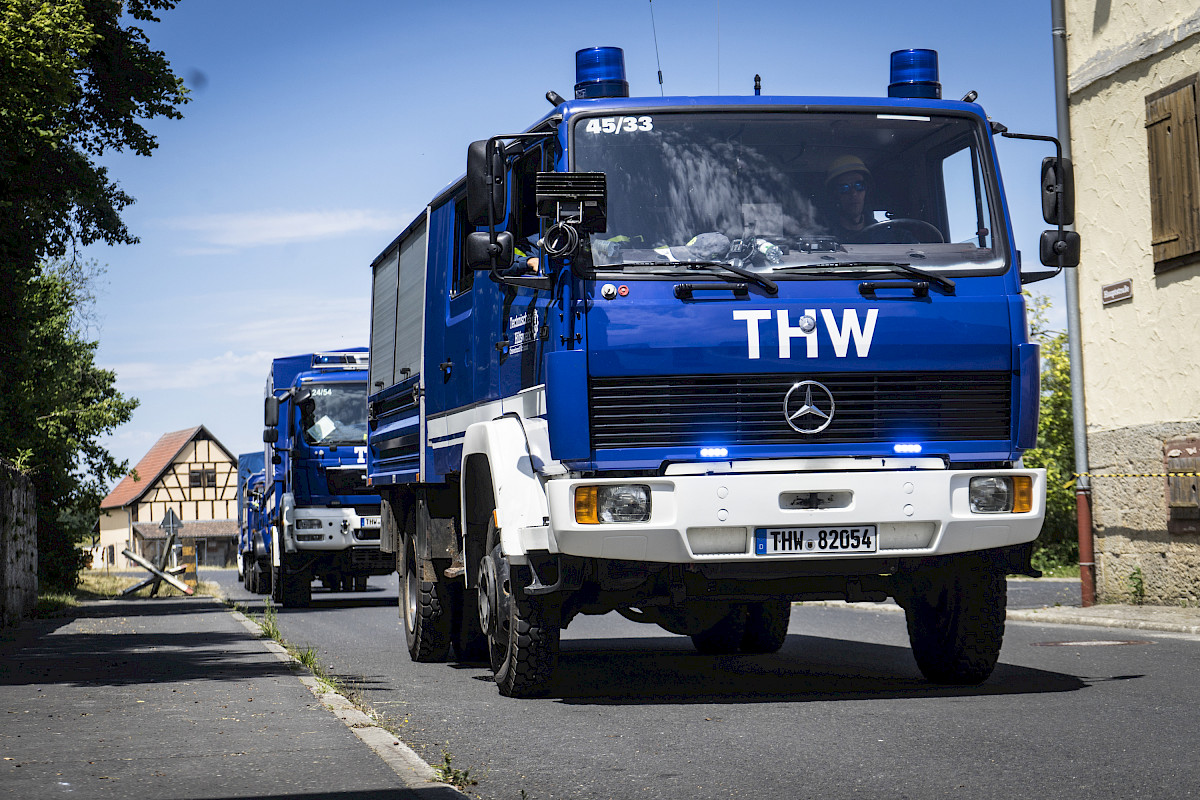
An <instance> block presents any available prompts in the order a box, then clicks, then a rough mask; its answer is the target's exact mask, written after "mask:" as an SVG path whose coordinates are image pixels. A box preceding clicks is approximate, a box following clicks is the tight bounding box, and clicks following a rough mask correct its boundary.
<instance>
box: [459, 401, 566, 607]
mask: <svg viewBox="0 0 1200 800" xmlns="http://www.w3.org/2000/svg"><path fill="white" fill-rule="evenodd" d="M527 425H531V426H538V425H540V426H541V427H544V426H545V422H544V421H543V420H521V419H518V418H516V417H500V418H499V419H494V420H490V421H488V422H477V423H475V424H474V425H472V426H470V427H469V428H467V432H466V438H465V440H464V441H463V455H462V482H461V490H462V501H461V502H462V521H463V538H464V540H465V541H464V555H465V557H466V568H467V585H468V586H471V587H473V586H474V585H475V576H476V574H477V572H478V568H479V562H480V560H481V559H482V558H483V548H484V538H485V537H486V535H487V525H488V518H489V517H491V516H492V515H493V514H494V515H495V517H496V525H497V527H499V529H500V542H501V546H502V547H503V548H504V552H505V553H506V554H509V555H515V556H518V557H520V556H523V555H524V549H523V547H522V544H521V538H520V536H519V534H518V529H519V528H522V527H528V526H536V525H542V524H544V522H545V520H546V518H547V517H548V515H549V505H548V503H547V501H546V492H545V489H544V487H543V485H542V479H541V477H540V476H539V475H538V472H537V470H536V469H535V467H534V465H535V461H536V459H535V458H534V455H533V452H534V451H532V450H531V447H530V444H529V442H528V440H527V437H526V430H525V427H526V426H527Z"/></svg>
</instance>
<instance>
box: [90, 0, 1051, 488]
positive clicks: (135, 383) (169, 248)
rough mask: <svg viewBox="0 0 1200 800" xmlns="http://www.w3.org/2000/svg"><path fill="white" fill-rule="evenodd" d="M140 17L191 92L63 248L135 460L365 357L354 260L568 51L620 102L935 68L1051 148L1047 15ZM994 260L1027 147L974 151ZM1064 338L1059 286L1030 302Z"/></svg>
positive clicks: (296, 0)
mask: <svg viewBox="0 0 1200 800" xmlns="http://www.w3.org/2000/svg"><path fill="white" fill-rule="evenodd" d="M161 20H162V21H161V22H160V23H148V24H146V25H145V31H146V33H147V35H148V37H149V40H150V44H151V46H152V47H153V48H154V49H157V50H162V51H163V52H165V53H166V55H167V57H168V59H169V60H170V62H171V64H172V66H173V68H174V70H175V72H176V74H178V75H180V76H181V77H183V78H184V80H185V82H186V84H187V85H188V87H189V88H190V90H191V95H190V96H191V102H189V103H188V104H187V105H186V106H184V107H183V108H182V112H183V115H184V117H183V119H182V120H163V119H158V120H153V121H151V122H149V123H148V124H147V128H148V129H149V130H150V131H151V132H152V133H153V134H154V135H156V136H157V139H158V148H157V149H156V150H155V151H154V153H153V155H152V156H150V157H149V158H146V157H139V156H134V155H127V154H109V155H107V156H105V157H104V158H103V159H102V161H101V163H102V164H103V165H104V166H106V167H107V168H108V169H109V173H110V177H111V178H112V179H114V180H115V181H116V182H117V183H118V184H119V185H120V187H121V188H122V189H124V190H125V191H126V192H127V193H128V194H130V195H132V196H133V197H135V198H136V199H137V202H136V204H134V205H132V206H130V207H129V208H128V209H126V211H125V212H124V215H123V216H124V218H125V221H126V223H127V225H128V227H129V229H130V231H131V232H132V233H133V234H134V235H136V236H138V237H139V238H140V243H138V244H135V245H122V246H118V247H109V246H101V245H96V246H92V247H89V248H87V249H86V250H85V251H84V255H85V257H86V258H89V259H94V260H95V261H97V262H98V263H99V264H100V265H101V266H102V267H103V268H104V269H105V274H104V276H103V278H102V279H101V281H100V282H99V284H98V286H97V287H96V288H97V295H98V302H97V307H96V312H97V315H96V316H97V321H98V325H97V327H96V328H95V329H94V330H93V331H92V334H93V335H95V336H98V338H99V341H100V346H99V350H98V353H97V362H98V363H99V365H100V366H102V367H104V368H106V369H112V370H115V371H116V373H117V388H118V389H119V390H120V391H122V392H124V393H125V394H126V395H131V396H133V397H136V398H138V399H139V400H140V402H141V405H140V407H139V408H138V409H137V410H136V411H135V412H134V414H133V418H132V420H131V421H130V422H129V423H127V424H125V425H123V426H121V427H120V428H119V429H117V430H116V431H115V432H114V433H113V434H112V435H111V436H109V437H107V438H106V439H105V440H104V444H105V445H106V446H107V447H108V448H109V450H110V451H111V452H112V453H113V455H114V456H115V457H116V458H117V459H118V460H122V459H128V460H129V462H130V466H133V465H134V464H136V463H137V461H138V460H139V459H140V458H141V457H142V456H143V455H144V454H145V453H146V451H147V450H148V449H149V448H150V447H151V446H152V445H153V444H154V442H155V441H157V440H158V438H159V437H160V436H161V435H162V434H164V433H167V432H170V431H176V430H181V429H185V428H190V427H193V426H196V425H201V424H202V425H204V426H205V427H207V428H208V429H209V431H211V432H212V433H213V435H214V436H216V437H217V439H219V440H220V441H221V443H222V444H224V445H225V446H226V447H227V448H228V449H229V450H230V451H231V452H232V453H233V454H234V455H238V454H241V453H245V452H250V451H256V450H261V448H262V396H263V388H264V384H265V382H266V376H267V371H268V369H269V367H270V362H271V359H272V358H275V357H277V356H282V355H292V354H296V353H304V352H311V351H314V350H333V349H338V348H343V347H356V346H366V345H367V344H368V337H369V334H368V329H369V320H370V291H371V269H370V265H371V262H372V261H373V260H374V258H375V257H376V256H377V255H378V254H379V253H380V252H381V251H382V250H383V249H384V248H385V247H386V246H387V245H388V244H389V243H390V242H391V241H392V239H394V238H395V236H396V235H397V234H398V233H399V232H400V231H401V229H403V228H404V227H405V226H406V225H407V224H408V223H409V222H410V221H411V220H412V219H413V218H414V217H415V216H416V215H417V214H418V213H419V212H420V211H421V209H422V208H423V206H424V205H425V203H427V202H428V201H429V200H430V199H432V198H433V196H434V195H435V194H436V193H437V192H438V191H439V190H441V189H442V188H443V187H445V186H446V185H447V184H448V183H450V182H451V181H453V180H455V179H456V178H457V177H458V176H459V175H461V174H462V172H463V170H464V168H465V163H466V148H467V145H468V144H469V143H470V142H472V141H474V140H477V139H483V138H487V137H488V136H490V135H493V134H498V133H512V132H516V131H520V130H524V129H525V128H526V127H528V126H529V125H530V124H531V123H532V122H534V121H535V120H537V119H539V118H540V117H542V116H543V115H544V114H545V113H546V112H547V111H549V110H550V104H549V103H548V102H547V101H546V99H545V94H546V91H547V90H550V89H553V90H554V91H556V92H558V93H559V94H560V95H562V96H564V97H570V96H572V95H573V92H574V83H575V75H574V72H575V58H574V54H575V51H576V50H579V49H581V48H584V47H594V46H616V47H621V48H623V49H624V51H625V63H626V70H627V73H628V80H629V84H630V94H631V95H633V96H657V95H659V94H660V88H659V85H658V70H659V68H660V65H661V69H662V73H663V86H662V91H663V92H665V94H667V95H711V94H724V95H749V94H753V88H754V76H755V74H759V75H761V76H762V86H763V94H765V95H841V96H859V95H861V96H868V97H879V96H886V94H887V84H888V65H889V54H890V53H891V52H892V51H893V50H900V49H907V48H913V47H920V48H931V49H934V50H937V51H938V52H939V57H940V68H941V83H942V87H943V97H945V98H947V99H957V98H960V97H962V96H963V95H965V94H966V93H967V92H968V91H970V90H974V91H977V92H978V93H979V99H978V101H977V102H979V103H980V104H981V105H982V106H983V107H984V109H985V110H986V111H987V113H988V115H989V117H991V118H992V119H994V120H997V121H1000V122H1003V123H1004V124H1005V125H1007V126H1008V128H1009V129H1010V130H1012V131H1014V132H1022V133H1036V134H1050V135H1054V134H1055V115H1054V87H1053V58H1052V40H1051V34H1050V3H1049V0H1008V2H1005V3H1002V4H997V3H994V2H986V3H985V2H982V1H981V0H909V2H907V3H896V2H878V1H877V0H859V2H855V3H828V2H824V1H822V2H817V1H816V0H740V2H736V3H735V2H731V1H730V0H724V2H720V0H656V1H655V2H651V1H650V0H606V1H605V2H604V3H581V2H572V1H571V0H565V1H564V2H558V3H545V2H542V3H533V2H521V1H520V0H510V2H507V3H497V2H494V0H492V2H476V1H475V0H465V1H463V2H458V1H457V0H442V2H436V3H430V2H424V1H422V2H412V1H411V0H349V1H348V2H344V3H330V2H328V0H320V1H317V0H181V2H180V3H179V6H178V8H176V9H175V10H173V11H169V12H165V13H163V14H162V15H161ZM997 141H998V143H997V149H998V151H999V158H1000V168H1001V173H1002V176H1003V181H1004V185H1005V190H1006V193H1007V195H1008V201H1009V207H1010V213H1011V215H1012V218H1013V225H1014V230H1015V232H1016V237H1017V247H1018V249H1020V250H1022V251H1023V253H1024V263H1025V265H1026V268H1027V269H1028V268H1030V267H1033V268H1035V269H1036V268H1039V265H1038V263H1037V253H1038V240H1037V237H1038V235H1039V234H1040V232H1041V231H1042V230H1043V229H1044V228H1045V227H1046V225H1045V223H1044V222H1043V220H1042V218H1041V210H1040V199H1039V187H1038V172H1039V166H1040V164H1041V159H1042V157H1043V156H1046V155H1051V154H1052V153H1051V151H1050V148H1049V146H1047V145H1045V144H1041V143H1033V142H1016V141H1012V140H997ZM1028 288H1030V289H1031V290H1033V291H1034V292H1036V293H1039V294H1043V295H1047V296H1048V297H1049V298H1050V299H1051V301H1052V302H1053V304H1054V308H1053V311H1052V313H1051V316H1050V323H1051V326H1052V327H1056V328H1059V329H1062V328H1065V325H1066V323H1065V308H1064V301H1063V292H1064V289H1063V279H1062V278H1061V277H1059V278H1054V279H1051V280H1047V281H1043V282H1040V283H1036V284H1032V285H1031V286H1030V287H1028Z"/></svg>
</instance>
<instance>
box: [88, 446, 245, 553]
mask: <svg viewBox="0 0 1200 800" xmlns="http://www.w3.org/2000/svg"><path fill="white" fill-rule="evenodd" d="M168 509H173V510H174V511H175V513H176V514H177V515H178V516H179V518H180V519H181V520H183V523H184V528H183V531H182V533H183V534H184V535H186V536H189V537H194V538H195V539H196V556H197V560H198V561H199V562H200V563H201V564H207V565H210V566H224V565H226V564H229V563H232V562H233V558H234V555H235V552H236V550H235V548H236V543H235V539H236V536H237V458H236V457H235V456H233V455H232V454H231V453H230V452H229V450H228V449H227V448H226V447H225V446H224V445H222V444H221V443H220V442H219V441H218V440H217V438H216V437H215V436H213V435H212V434H211V433H210V432H209V431H208V429H207V428H205V427H204V426H203V425H198V426H196V427H195V428H188V429H187V430H182V431H175V432H173V433H167V434H164V435H163V436H162V438H160V439H159V440H158V442H156V443H155V445H154V446H153V447H151V448H150V450H149V451H148V452H147V453H146V455H145V456H143V457H142V459H141V460H140V461H139V462H138V463H137V466H136V467H134V468H133V470H131V471H130V473H129V474H128V475H126V476H125V477H124V478H123V479H122V480H121V482H120V483H118V484H117V485H116V487H115V488H114V489H113V490H112V491H111V492H109V494H108V496H107V497H105V498H104V500H103V501H101V503H100V541H99V545H98V547H97V551H96V552H95V554H94V557H93V564H94V565H95V566H103V565H106V564H107V565H114V566H119V567H127V566H132V562H129V561H128V560H127V559H126V558H124V557H123V556H122V555H121V551H122V550H124V549H125V548H126V547H129V548H131V549H132V550H133V551H134V552H135V553H138V554H139V555H143V556H145V557H147V558H150V559H156V558H157V557H158V556H159V554H160V553H161V552H162V548H163V546H165V544H166V537H165V535H164V534H163V532H162V529H161V528H160V527H159V524H160V523H161V522H162V520H163V518H164V517H165V516H166V513H167V510H168Z"/></svg>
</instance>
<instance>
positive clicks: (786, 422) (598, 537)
mask: <svg viewBox="0 0 1200 800" xmlns="http://www.w3.org/2000/svg"><path fill="white" fill-rule="evenodd" d="M600 50H605V48H600ZM580 54H581V57H582V55H583V54H585V51H580ZM581 74H582V73H581ZM599 83H600V84H603V85H604V86H607V85H608V84H607V83H606V82H605V81H600V82H599ZM618 83H620V81H618ZM929 83H930V82H929V81H928V80H924V79H922V80H920V81H916V84H918V85H917V88H916V90H913V91H909V90H907V89H903V87H902V90H901V91H899V92H897V94H904V93H906V92H907V93H908V94H910V95H912V94H916V95H919V96H915V97H914V96H907V97H887V98H863V97H764V96H752V97H729V96H721V97H687V98H683V97H666V98H659V97H651V98H629V97H609V96H603V92H604V91H605V90H601V91H600V94H599V95H598V94H596V93H595V92H594V91H592V88H594V85H597V84H596V83H595V82H594V81H593V82H592V83H589V82H588V81H587V80H585V79H581V84H580V85H581V86H582V87H583V88H582V89H581V88H580V87H577V99H574V100H566V101H562V98H557V97H556V98H554V99H552V102H556V101H561V102H557V103H556V106H555V108H554V110H553V111H552V112H551V113H549V114H547V116H545V117H544V118H542V119H541V120H539V121H537V122H536V123H534V124H533V125H532V126H531V127H530V128H528V129H527V130H525V131H522V132H520V133H517V134H511V135H503V136H501V135H498V136H496V137H493V139H492V140H489V141H488V142H486V143H477V144H476V145H473V146H472V151H471V155H470V156H469V158H468V170H467V175H466V176H465V177H464V178H461V179H459V180H457V181H455V182H453V183H451V184H450V185H449V186H448V187H447V188H446V189H444V190H443V191H442V192H441V193H439V194H438V195H437V196H436V197H435V198H434V199H433V200H432V201H431V202H430V204H429V206H428V207H427V209H426V210H425V211H424V212H423V213H422V214H421V215H420V216H419V217H418V218H417V219H415V220H414V221H413V222H412V223H411V224H410V225H408V226H407V227H406V228H405V229H404V230H402V231H401V233H400V234H399V236H397V237H396V239H395V240H394V241H393V242H392V243H391V244H390V245H389V246H388V247H387V248H385V249H384V251H383V252H382V253H381V254H380V255H379V257H378V258H376V260H375V261H374V263H373V264H372V270H373V299H372V323H371V325H372V329H371V330H372V333H371V364H370V371H371V378H370V381H371V385H372V389H371V393H370V397H369V405H368V418H369V427H370V432H369V435H368V443H369V445H370V448H369V450H368V454H367V462H368V465H367V469H368V481H369V483H370V485H371V486H372V487H373V488H374V489H376V490H378V491H379V493H380V495H381V498H382V528H383V530H382V539H381V544H382V547H383V548H384V549H385V550H388V551H394V552H396V553H397V554H398V556H399V558H400V574H401V601H400V605H401V609H400V610H401V616H402V617H403V619H404V623H405V630H406V635H407V643H408V647H409V651H410V655H411V656H412V657H413V658H414V659H416V660H438V659H443V658H446V657H448V656H449V655H450V654H451V653H456V654H457V655H458V657H460V658H470V657H480V655H481V654H485V653H486V654H490V659H491V663H492V666H493V668H494V669H495V671H496V674H497V684H498V686H499V688H500V691H501V692H502V693H504V694H513V695H522V694H531V693H535V692H537V691H541V690H542V689H544V688H545V686H546V685H547V682H548V681H549V676H550V675H551V674H552V672H553V670H554V666H555V664H556V663H557V662H556V655H555V653H556V647H557V640H558V631H559V630H561V628H563V627H565V626H566V625H567V624H568V623H569V622H570V620H571V619H572V618H573V617H574V616H575V615H576V614H578V613H607V612H610V611H617V612H619V613H622V614H624V615H625V616H627V617H629V618H631V619H637V620H639V621H645V622H653V623H657V624H658V625H660V626H662V627H663V628H665V629H667V630H669V631H672V632H675V633H680V634H686V635H690V636H692V639H693V641H694V642H695V643H696V646H697V647H698V648H699V649H700V650H701V651H702V652H732V651H737V650H739V649H740V650H741V651H743V652H763V651H769V650H772V649H777V648H778V647H779V645H780V644H782V638H781V637H782V636H783V635H786V626H787V617H788V614H789V612H790V605H789V604H790V602H791V601H792V600H799V599H828V598H837V599H849V600H856V599H884V598H886V597H888V596H892V597H895V598H896V599H897V600H898V601H899V602H900V603H901V604H902V605H904V606H905V608H906V611H907V612H908V614H909V622H910V632H911V633H912V641H913V648H914V653H915V655H916V657H917V661H918V663H919V664H920V665H921V667H922V670H923V671H925V673H926V675H928V676H929V677H930V678H931V679H933V680H942V681H946V682H978V681H980V680H983V679H984V678H986V677H987V674H989V673H990V671H991V668H992V666H993V665H994V663H995V658H996V656H997V655H998V652H999V641H1000V636H1001V635H1002V632H1003V608H1004V595H1003V593H1004V587H1003V576H1004V574H1005V573H1006V572H1009V571H1015V572H1026V573H1032V572H1033V570H1032V567H1031V566H1030V553H1031V549H1032V546H1033V541H1034V539H1035V538H1036V536H1037V534H1038V532H1039V530H1040V527H1041V523H1042V519H1043V516H1044V496H1045V474H1044V471H1041V470H1035V469H1025V468H1023V466H1022V464H1021V456H1022V453H1023V452H1024V450H1026V449H1028V448H1030V447H1032V446H1034V444H1035V442H1036V435H1037V424H1038V403H1039V360H1038V348H1037V345H1036V344H1034V343H1031V342H1030V341H1029V338H1028V326H1027V322H1026V312H1025V301H1024V298H1023V297H1022V294H1021V288H1022V274H1021V271H1020V261H1019V257H1018V254H1017V251H1016V247H1015V242H1014V239H1013V233H1012V227H1011V224H1010V221H1009V216H1008V206H1007V202H1006V200H1005V197H1004V193H1003V187H1002V183H1001V180H1000V174H999V168H998V162H997V154H996V150H995V146H994V144H993V136H994V135H995V133H996V132H997V130H999V129H998V128H996V127H993V125H992V123H991V122H990V121H989V120H988V118H987V116H986V115H985V113H984V111H983V109H982V108H981V107H980V106H979V105H977V104H975V103H973V102H956V101H944V100H941V99H937V98H936V97H933V96H931V95H929V94H927V93H925V92H926V88H927V87H926V84H929ZM589 87H592V88H589ZM839 159H841V161H839ZM839 164H840V165H841V166H840V167H839V166H838V165H839ZM847 164H849V165H850V166H857V167H858V168H859V169H858V170H857V177H856V175H855V173H854V172H853V171H851V172H850V173H845V172H838V171H837V170H838V169H842V168H844V167H845V166H846V165H847ZM844 174H849V176H850V180H849V182H847V183H842V182H840V180H841V176H842V175H844ZM598 175H599V176H600V177H599V178H597V177H596V176H598ZM597 186H599V187H600V188H599V189H597ZM497 187H498V188H497ZM495 192H499V195H498V197H497V198H496V199H494V200H493V199H492V197H493V194H494V193H495ZM850 192H853V193H855V194H856V195H858V194H865V195H866V196H867V199H865V200H864V201H863V209H862V211H861V213H859V214H858V215H857V223H858V225H859V228H858V229H857V230H851V229H845V230H843V232H842V233H837V230H838V228H837V225H838V224H841V222H842V221H844V220H845V219H851V222H853V221H854V215H853V214H852V213H850V212H845V213H843V211H844V209H845V208H849V206H842V207H839V206H838V204H839V203H842V202H843V201H842V199H841V195H842V194H846V193H850ZM489 206H490V208H489ZM481 209H482V210H481ZM839 214H842V216H841V217H840V218H839V216H838V215H839ZM589 215H590V216H589ZM1047 219H1048V221H1049V217H1047ZM835 220H837V222H835ZM568 228H569V229H571V230H567V229H568ZM1051 233H1053V232H1048V234H1051ZM1058 235H1059V236H1060V238H1061V236H1062V232H1061V225H1060V231H1059V234H1058ZM1059 266H1060V267H1061V266H1062V263H1060V264H1059ZM997 576H998V577H997ZM947 598H950V599H947ZM963 609H967V610H968V611H969V614H968V616H972V617H981V618H983V620H984V621H983V622H979V623H976V628H974V629H971V630H969V631H968V630H967V629H966V628H963V629H961V630H960V629H958V628H955V629H954V632H953V634H952V635H950V636H941V637H940V638H939V636H938V635H935V634H934V633H931V631H934V630H935V629H937V628H938V626H939V625H942V624H943V623H945V622H946V620H947V619H949V618H951V617H953V618H955V619H958V618H960V617H962V616H963V614H961V613H959V612H960V611H962V610H963ZM997 609H999V611H998V616H997ZM977 612H978V613H977ZM531 628H532V629H534V630H536V631H537V636H535V637H534V643H533V644H530V641H529V637H527V636H526V637H524V638H522V636H521V635H518V633H516V632H515V631H518V630H529V629H531ZM968 640H969V641H971V642H975V641H984V642H985V644H984V645H979V646H976V645H975V644H964V642H966V641H968ZM942 662H944V663H946V664H951V666H948V667H947V666H943V667H939V666H937V665H938V663H942Z"/></svg>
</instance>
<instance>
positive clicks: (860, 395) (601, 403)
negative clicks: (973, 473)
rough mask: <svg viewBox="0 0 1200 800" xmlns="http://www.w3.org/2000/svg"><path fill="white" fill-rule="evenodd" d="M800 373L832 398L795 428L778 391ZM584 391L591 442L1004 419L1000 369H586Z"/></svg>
mask: <svg viewBox="0 0 1200 800" xmlns="http://www.w3.org/2000/svg"><path fill="white" fill-rule="evenodd" d="M801 380H812V381H817V382H819V383H821V384H823V385H824V386H825V387H827V388H828V389H829V391H830V392H831V393H832V395H833V398H834V402H835V403H836V409H835V414H834V418H833V422H832V423H830V425H829V427H827V428H826V429H825V430H823V431H821V432H819V433H815V434H804V433H798V432H797V431H795V430H793V429H792V428H791V426H789V425H788V423H787V421H786V419H785V418H784V413H783V400H784V396H785V395H786V394H787V393H788V390H789V389H791V388H792V386H793V385H794V384H795V383H797V382H798V381H801ZM589 393H590V409H591V412H590V420H591V436H592V447H593V448H594V449H597V450H603V449H625V448H639V447H700V446H704V445H714V444H717V445H742V446H750V445H769V446H780V445H786V444H797V443H802V444H837V443H888V442H895V441H906V440H912V441H987V440H993V441H994V440H1006V439H1008V438H1009V432H1010V427H1011V424H1010V422H1011V421H1010V414H1011V405H1012V402H1011V395H1012V376H1011V375H1010V374H1009V373H1008V372H902V373H883V374H874V375H865V374H861V375H860V374H854V375H847V374H834V375H823V374H804V375H676V376H666V377H647V378H592V379H591V381H590V383H589Z"/></svg>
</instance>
